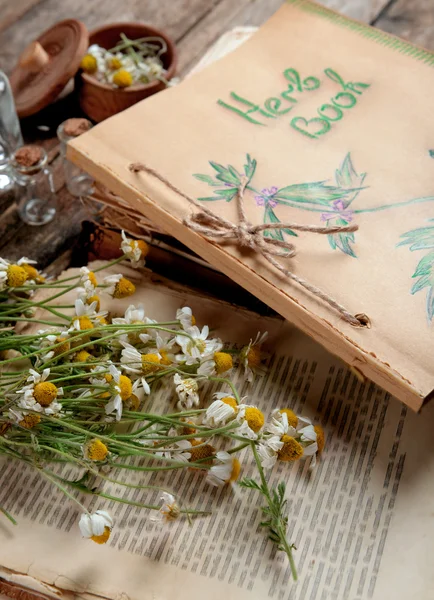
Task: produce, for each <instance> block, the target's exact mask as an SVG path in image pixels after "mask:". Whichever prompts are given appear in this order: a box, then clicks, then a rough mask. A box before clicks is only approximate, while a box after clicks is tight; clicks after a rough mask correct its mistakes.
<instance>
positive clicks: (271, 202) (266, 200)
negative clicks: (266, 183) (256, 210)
mask: <svg viewBox="0 0 434 600" xmlns="http://www.w3.org/2000/svg"><path fill="white" fill-rule="evenodd" d="M277 192H278V188H277V187H276V186H275V185H273V187H271V188H264V189H263V190H261V193H260V194H258V195H257V196H255V200H256V204H257V206H271V208H274V207H275V206H277V200H275V199H274V196H275V195H276V194H277Z"/></svg>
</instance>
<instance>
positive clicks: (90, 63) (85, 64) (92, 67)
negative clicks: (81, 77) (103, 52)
mask: <svg viewBox="0 0 434 600" xmlns="http://www.w3.org/2000/svg"><path fill="white" fill-rule="evenodd" d="M80 67H81V68H82V69H83V71H85V73H90V74H92V73H95V72H96V70H97V68H98V63H97V62H96V58H95V57H94V56H92V54H86V55H85V56H83V58H82V59H81V63H80Z"/></svg>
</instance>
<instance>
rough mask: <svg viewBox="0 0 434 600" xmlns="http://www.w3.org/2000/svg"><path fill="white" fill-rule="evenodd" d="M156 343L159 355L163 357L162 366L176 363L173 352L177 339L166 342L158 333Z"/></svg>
mask: <svg viewBox="0 0 434 600" xmlns="http://www.w3.org/2000/svg"><path fill="white" fill-rule="evenodd" d="M155 343H156V345H157V354H158V355H159V356H160V357H161V360H160V364H162V365H165V366H169V365H171V364H173V363H175V362H176V355H175V354H173V352H172V350H173V346H174V345H175V339H171V340H164V339H163V338H162V337H161V335H160V334H159V333H158V332H157V334H156V336H155Z"/></svg>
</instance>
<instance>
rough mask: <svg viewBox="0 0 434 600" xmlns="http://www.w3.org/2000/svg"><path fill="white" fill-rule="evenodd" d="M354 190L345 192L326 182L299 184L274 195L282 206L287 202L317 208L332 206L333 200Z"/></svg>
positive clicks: (289, 186) (282, 189)
mask: <svg viewBox="0 0 434 600" xmlns="http://www.w3.org/2000/svg"><path fill="white" fill-rule="evenodd" d="M350 192H354V190H344V189H342V188H341V187H336V186H333V185H326V184H325V183H324V181H316V182H312V183H299V184H295V185H288V186H287V187H284V188H281V189H280V190H278V191H277V193H276V194H275V195H274V199H275V200H277V201H278V202H279V203H280V204H285V202H284V201H285V200H289V201H291V202H299V203H300V204H315V205H317V206H330V204H331V202H333V200H338V199H339V198H343V197H345V196H346V195H347V194H349V193H350Z"/></svg>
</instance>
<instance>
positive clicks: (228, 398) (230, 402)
mask: <svg viewBox="0 0 434 600" xmlns="http://www.w3.org/2000/svg"><path fill="white" fill-rule="evenodd" d="M221 401H222V402H223V404H227V405H228V406H231V407H232V408H233V409H234V411H235V412H238V404H237V401H236V400H235V398H232V396H225V397H224V398H222V399H221Z"/></svg>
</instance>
